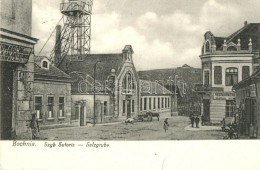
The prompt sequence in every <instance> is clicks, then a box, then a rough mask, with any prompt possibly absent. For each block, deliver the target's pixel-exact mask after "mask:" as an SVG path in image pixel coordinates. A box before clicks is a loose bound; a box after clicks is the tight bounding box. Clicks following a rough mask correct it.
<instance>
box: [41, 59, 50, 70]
mask: <svg viewBox="0 0 260 170" xmlns="http://www.w3.org/2000/svg"><path fill="white" fill-rule="evenodd" d="M49 64H50V63H49V62H48V61H47V60H42V62H41V68H43V69H49Z"/></svg>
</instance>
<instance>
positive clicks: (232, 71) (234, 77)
mask: <svg viewBox="0 0 260 170" xmlns="http://www.w3.org/2000/svg"><path fill="white" fill-rule="evenodd" d="M237 82H238V69H237V68H235V67H230V68H227V69H226V86H233V85H234V84H237Z"/></svg>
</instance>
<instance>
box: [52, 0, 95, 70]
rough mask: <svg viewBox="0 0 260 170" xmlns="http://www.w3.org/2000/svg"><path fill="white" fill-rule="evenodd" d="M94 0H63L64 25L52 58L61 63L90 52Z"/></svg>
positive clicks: (61, 8) (58, 63) (56, 62)
mask: <svg viewBox="0 0 260 170" xmlns="http://www.w3.org/2000/svg"><path fill="white" fill-rule="evenodd" d="M92 7H93V0H62V3H61V4H60V11H61V13H62V14H63V18H64V19H65V20H64V26H63V28H62V30H61V33H59V34H60V35H59V36H58V37H59V38H58V39H56V43H55V47H54V49H53V51H52V53H51V56H50V58H51V59H52V62H53V63H54V64H55V65H56V66H57V67H59V65H60V64H61V63H62V61H64V59H65V60H66V62H70V61H71V60H74V58H73V57H66V56H67V55H71V56H80V55H82V54H89V53H90V37H91V14H92Z"/></svg>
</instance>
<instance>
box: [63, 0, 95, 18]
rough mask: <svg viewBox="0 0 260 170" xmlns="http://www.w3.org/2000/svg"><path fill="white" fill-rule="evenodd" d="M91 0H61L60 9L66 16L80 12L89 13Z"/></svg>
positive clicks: (90, 11) (91, 4)
mask: <svg viewBox="0 0 260 170" xmlns="http://www.w3.org/2000/svg"><path fill="white" fill-rule="evenodd" d="M92 6H93V0H62V3H61V4H60V11H61V13H62V14H64V15H67V16H69V15H70V16H72V15H76V14H77V13H78V12H82V13H84V14H85V15H91V13H92Z"/></svg>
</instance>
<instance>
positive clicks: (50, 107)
mask: <svg viewBox="0 0 260 170" xmlns="http://www.w3.org/2000/svg"><path fill="white" fill-rule="evenodd" d="M53 105H54V97H48V104H47V111H48V115H47V117H48V118H53V117H54V115H53Z"/></svg>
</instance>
